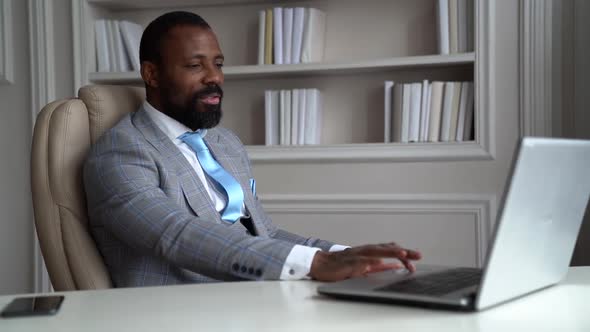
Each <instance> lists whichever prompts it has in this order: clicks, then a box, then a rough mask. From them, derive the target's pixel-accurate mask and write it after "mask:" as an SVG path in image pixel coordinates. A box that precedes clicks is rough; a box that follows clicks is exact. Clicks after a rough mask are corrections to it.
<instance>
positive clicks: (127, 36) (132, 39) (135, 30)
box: [119, 21, 143, 71]
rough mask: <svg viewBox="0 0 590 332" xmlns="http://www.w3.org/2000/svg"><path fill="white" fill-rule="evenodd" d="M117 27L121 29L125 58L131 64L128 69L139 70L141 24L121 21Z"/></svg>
mask: <svg viewBox="0 0 590 332" xmlns="http://www.w3.org/2000/svg"><path fill="white" fill-rule="evenodd" d="M119 27H120V29H121V36H122V37H123V43H124V45H125V50H126V53H127V58H128V59H129V63H130V65H131V66H130V69H132V70H135V71H139V70H141V63H140V62H139V44H140V43H141V35H142V34H143V28H142V26H141V25H139V24H136V23H133V22H129V21H121V22H120V23H119Z"/></svg>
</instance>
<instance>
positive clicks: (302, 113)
mask: <svg viewBox="0 0 590 332" xmlns="http://www.w3.org/2000/svg"><path fill="white" fill-rule="evenodd" d="M306 106H307V92H306V90H305V89H301V90H299V119H298V123H299V127H298V128H299V131H298V133H297V144H298V145H303V144H305V126H306V121H307V120H306V116H307V114H306V110H305V107H306Z"/></svg>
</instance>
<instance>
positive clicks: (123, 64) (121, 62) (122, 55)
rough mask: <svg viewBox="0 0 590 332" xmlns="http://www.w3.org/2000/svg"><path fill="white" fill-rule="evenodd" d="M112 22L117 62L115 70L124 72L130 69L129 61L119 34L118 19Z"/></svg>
mask: <svg viewBox="0 0 590 332" xmlns="http://www.w3.org/2000/svg"><path fill="white" fill-rule="evenodd" d="M113 22H114V36H115V51H116V53H115V56H116V62H117V65H118V66H117V68H118V69H117V70H118V71H122V72H126V71H130V70H131V63H130V60H129V57H128V56H127V52H126V51H125V45H124V44H123V37H122V35H121V25H120V22H119V21H113Z"/></svg>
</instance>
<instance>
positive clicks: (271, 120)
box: [264, 90, 280, 145]
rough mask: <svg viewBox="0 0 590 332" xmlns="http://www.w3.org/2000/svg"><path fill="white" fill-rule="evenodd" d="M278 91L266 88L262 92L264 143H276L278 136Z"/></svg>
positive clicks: (278, 139)
mask: <svg viewBox="0 0 590 332" xmlns="http://www.w3.org/2000/svg"><path fill="white" fill-rule="evenodd" d="M279 107H280V105H279V91H273V90H267V91H265V92H264V119H265V121H264V124H265V144H266V145H278V144H279V142H280V137H279V129H280V124H279Z"/></svg>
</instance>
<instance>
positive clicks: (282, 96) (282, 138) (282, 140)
mask: <svg viewBox="0 0 590 332" xmlns="http://www.w3.org/2000/svg"><path fill="white" fill-rule="evenodd" d="M287 92H288V91H287V90H280V91H279V144H280V145H286V144H287V137H286V133H287V128H285V126H286V124H287V121H286V120H285V117H286V112H287V105H285V104H286V102H287Z"/></svg>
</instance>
